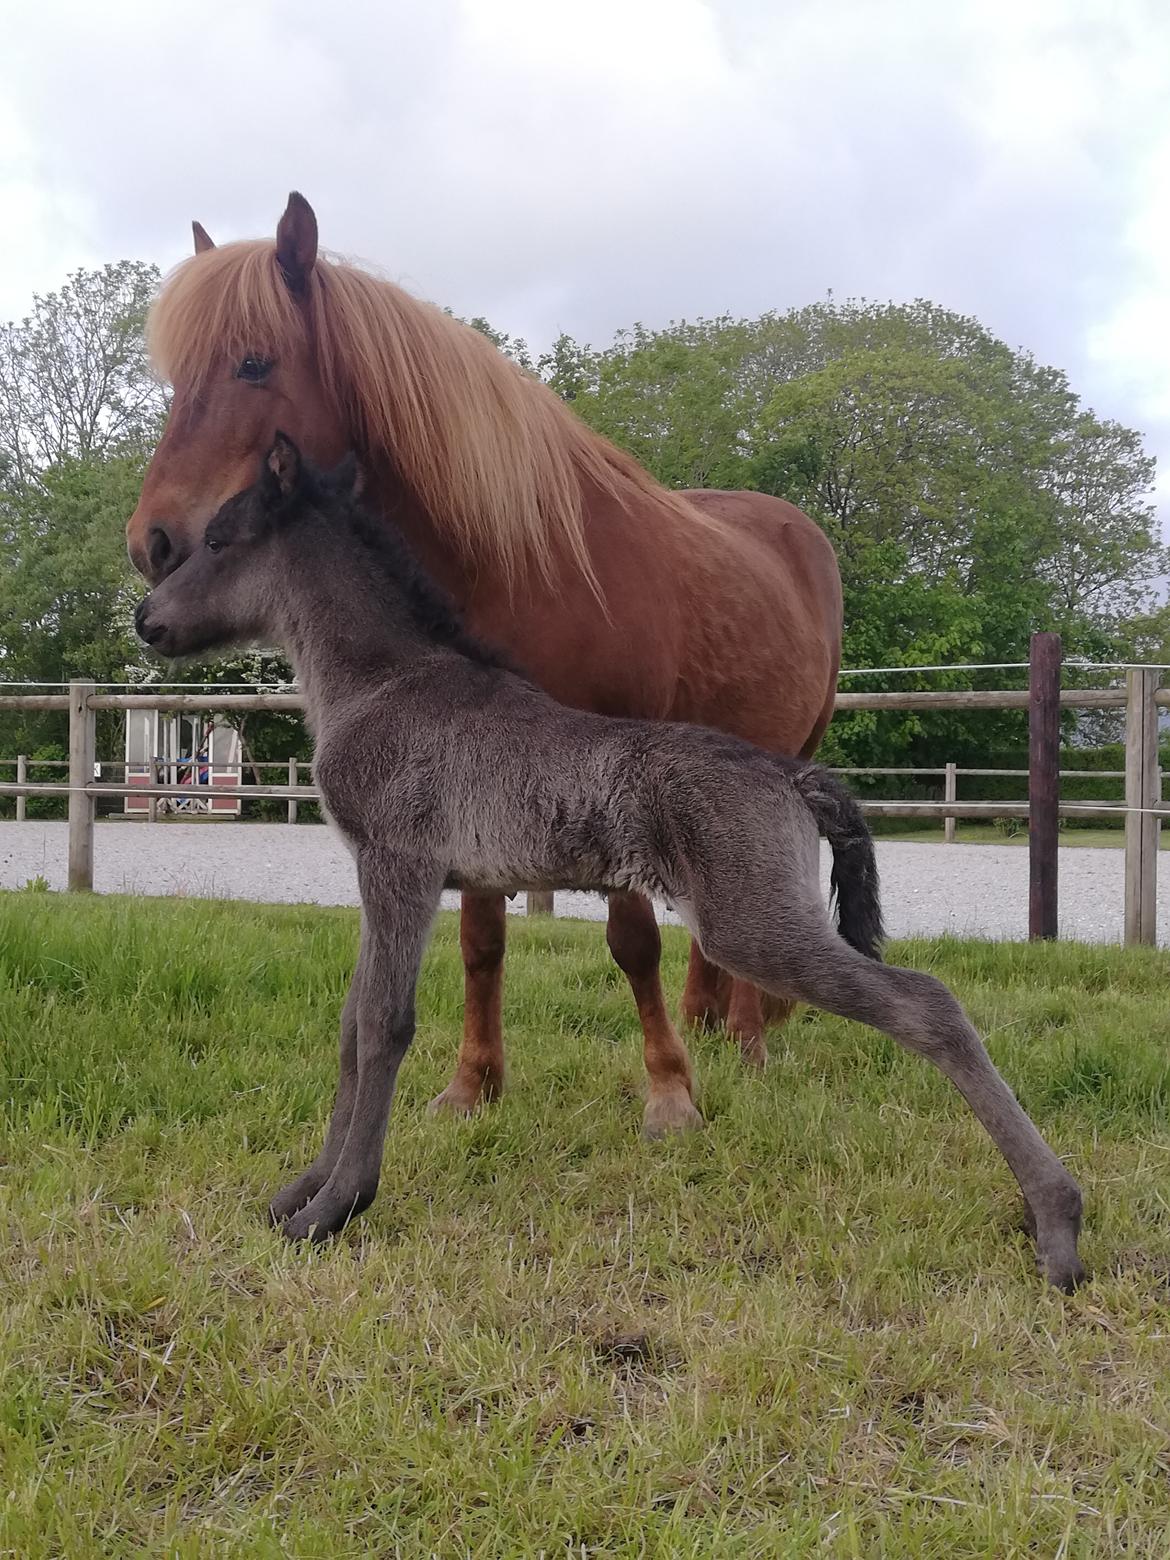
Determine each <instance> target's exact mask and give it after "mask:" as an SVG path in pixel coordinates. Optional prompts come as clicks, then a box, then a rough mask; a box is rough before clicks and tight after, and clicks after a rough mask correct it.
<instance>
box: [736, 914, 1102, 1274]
mask: <svg viewBox="0 0 1170 1560" xmlns="http://www.w3.org/2000/svg"><path fill="white" fill-rule="evenodd" d="M709 951H711V952H715V950H714V949H710V950H709ZM716 956H717V957H718V954H716ZM732 957H734V954H732ZM752 962H753V964H757V965H758V967H757V968H754V969H753V970H752V971H751V972H750V973H751V974H752V975H753V976H754V978H755V979H757V980H759V981H761V982H762V983H764V984H766V985H767V986H769V987H770V988H771V989H772V990H774V991H776V992H778V993H779V994H781V995H784V996H788V997H795V998H797V999H798V1000H800V1001H804V1002H809V1003H811V1004H812V1005H813V1006H814V1007H819V1008H823V1009H824V1010H825V1011H826V1012H829V1013H836V1014H839V1015H840V1016H841V1017H842V1018H852V1019H856V1020H858V1022H860V1023H863V1024H871V1025H872V1026H873V1027H874V1028H875V1029H881V1030H884V1031H885V1033H886V1034H888V1035H891V1036H892V1037H893V1038H894V1039H895V1040H897V1041H898V1042H899V1043H900V1044H901V1045H904V1046H906V1047H907V1048H908V1049H909V1050H912V1051H917V1052H919V1053H920V1054H921V1055H922V1056H925V1057H927V1059H928V1060H930V1061H932V1062H933V1063H934V1064H935V1066H936V1067H938V1068H939V1069H940V1071H942V1072H943V1073H945V1074H946V1076H947V1077H948V1078H949V1079H950V1080H951V1082H952V1083H953V1084H954V1085H955V1087H956V1088H957V1089H958V1090H959V1092H960V1093H961V1094H962V1095H963V1098H964V1099H965V1100H966V1101H967V1103H968V1105H970V1107H971V1109H972V1110H973V1111H974V1112H975V1115H976V1116H977V1117H978V1118H979V1120H980V1121H981V1122H982V1123H983V1125H984V1127H986V1129H987V1131H988V1132H989V1133H990V1135H991V1137H992V1139H993V1141H994V1142H995V1143H996V1145H997V1146H998V1148H999V1150H1000V1152H1001V1153H1002V1154H1003V1156H1004V1158H1005V1159H1006V1160H1007V1162H1008V1165H1009V1166H1010V1168H1011V1170H1012V1173H1013V1175H1014V1176H1015V1178H1016V1180H1017V1181H1018V1182H1019V1184H1020V1189H1021V1191H1022V1192H1023V1194H1024V1200H1025V1202H1026V1203H1027V1205H1028V1209H1029V1212H1030V1214H1031V1217H1032V1222H1033V1223H1034V1226H1035V1239H1036V1251H1037V1258H1038V1261H1039V1265H1040V1268H1041V1271H1042V1272H1044V1273H1045V1274H1046V1275H1047V1277H1048V1278H1049V1279H1050V1280H1051V1281H1052V1283H1053V1284H1055V1285H1056V1286H1057V1287H1058V1288H1060V1289H1064V1290H1071V1289H1073V1288H1075V1286H1076V1285H1077V1284H1078V1283H1079V1282H1080V1280H1081V1279H1082V1278H1083V1277H1084V1268H1083V1267H1082V1266H1081V1261H1080V1258H1079V1257H1078V1256H1077V1236H1078V1234H1079V1231H1080V1223H1081V1192H1080V1188H1079V1187H1078V1186H1077V1183H1076V1182H1075V1181H1074V1180H1073V1178H1072V1176H1071V1175H1069V1173H1068V1171H1067V1170H1066V1169H1065V1168H1064V1166H1063V1165H1062V1164H1061V1162H1060V1160H1059V1159H1058V1158H1057V1157H1056V1155H1055V1154H1054V1153H1053V1152H1052V1150H1051V1149H1050V1148H1049V1147H1048V1145H1047V1143H1045V1141H1044V1139H1043V1138H1042V1137H1041V1136H1040V1134H1039V1132H1038V1131H1037V1130H1036V1127H1035V1126H1034V1125H1033V1123H1032V1121H1031V1120H1030V1119H1029V1117H1028V1116H1027V1114H1026V1113H1025V1112H1024V1110H1023V1109H1022V1108H1021V1106H1020V1104H1019V1102H1018V1101H1017V1100H1016V1097H1015V1095H1014V1094H1013V1093H1012V1091H1011V1090H1010V1089H1009V1088H1008V1086H1007V1084H1006V1083H1005V1082H1004V1080H1003V1079H1002V1078H1001V1077H1000V1075H999V1073H998V1072H997V1071H996V1069H995V1066H994V1064H993V1063H992V1060H991V1058H990V1057H989V1056H988V1054H987V1051H986V1049H985V1048H984V1045H983V1042H982V1041H981V1040H980V1038H979V1036H978V1035H977V1034H976V1032H975V1030H974V1028H973V1026H972V1025H971V1022H970V1020H969V1019H968V1018H967V1015H966V1014H965V1013H964V1012H963V1009H962V1008H961V1007H960V1006H959V1004H958V1002H957V1001H956V1000H955V998H954V997H953V996H952V995H951V993H950V992H949V991H948V990H947V988H946V987H945V986H944V985H943V984H942V982H941V981H938V980H935V978H934V977H933V976H932V975H923V974H921V973H920V972H919V971H917V970H907V969H899V968H898V967H896V966H893V965H885V964H877V963H873V962H871V961H870V960H868V959H865V958H863V957H862V956H861V955H860V954H859V953H856V952H854V950H853V949H852V948H849V947H848V946H847V945H846V944H845V943H843V942H842V941H841V940H840V938H838V937H836V936H835V935H834V934H833V933H832V931H831V929H830V928H829V927H828V926H826V927H825V929H824V935H823V936H818V937H816V938H815V939H810V940H809V941H808V942H806V943H805V944H804V945H803V946H801V947H800V949H799V950H798V951H795V950H791V949H788V950H786V951H785V953H784V955H783V956H781V957H780V958H778V959H771V958H769V957H768V956H761V957H758V958H753V961H752ZM744 973H745V974H747V973H748V972H747V971H744Z"/></svg>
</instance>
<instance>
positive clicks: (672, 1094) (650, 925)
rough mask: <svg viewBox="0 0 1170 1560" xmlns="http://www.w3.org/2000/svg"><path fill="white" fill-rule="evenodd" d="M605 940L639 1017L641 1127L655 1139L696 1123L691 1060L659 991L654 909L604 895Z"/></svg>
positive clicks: (637, 898) (628, 897)
mask: <svg viewBox="0 0 1170 1560" xmlns="http://www.w3.org/2000/svg"><path fill="white" fill-rule="evenodd" d="M605 939H606V942H607V943H608V944H609V951H610V952H611V953H612V954H613V956H614V960H615V962H616V963H617V965H618V967H619V968H620V969H621V970H622V972H623V973H624V974H625V976H626V979H627V980H628V981H629V983H630V988H631V990H632V991H633V993H634V1001H635V1002H636V1003H637V1004H638V1017H639V1018H640V1019H641V1020H642V1039H643V1054H644V1056H645V1059H646V1073H647V1076H648V1078H649V1082H650V1089H649V1093H648V1094H647V1097H646V1111H645V1115H644V1116H643V1125H642V1130H643V1131H644V1132H645V1133H646V1136H647V1137H661V1136H662V1135H663V1133H665V1132H678V1131H682V1130H684V1129H685V1128H688V1127H699V1126H702V1124H703V1118H702V1117H701V1116H700V1115H699V1113H698V1111H697V1110H696V1109H695V1100H694V1077H693V1074H692V1072H691V1059H690V1057H689V1056H688V1055H687V1049H686V1046H685V1045H683V1043H682V1041H681V1040H680V1039H679V1037H678V1034H677V1033H676V1031H675V1028H674V1025H673V1024H672V1023H671V1021H670V1015H669V1014H668V1013H667V1011H666V999H665V997H664V996H663V994H662V979H661V976H660V974H659V960H660V958H661V955H662V938H661V935H660V934H659V931H658V922H657V921H656V920H655V919H654V907H653V905H651V904H650V902H649V900H646V899H643V898H642V896H641V895H640V894H610V896H609V918H608V921H607V923H606V929H605Z"/></svg>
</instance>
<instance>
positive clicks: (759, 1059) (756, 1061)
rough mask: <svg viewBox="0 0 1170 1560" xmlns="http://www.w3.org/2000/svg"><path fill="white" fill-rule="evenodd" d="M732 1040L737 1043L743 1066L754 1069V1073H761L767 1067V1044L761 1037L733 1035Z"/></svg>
mask: <svg viewBox="0 0 1170 1560" xmlns="http://www.w3.org/2000/svg"><path fill="white" fill-rule="evenodd" d="M732 1038H733V1039H735V1040H738V1041H739V1054H740V1056H741V1058H742V1060H743V1065H744V1066H745V1067H751V1068H754V1069H755V1071H756V1072H763V1070H764V1068H765V1067H766V1066H767V1065H768V1042H767V1041H766V1040H765V1039H764V1037H763V1035H734V1036H732Z"/></svg>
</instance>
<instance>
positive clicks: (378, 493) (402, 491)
mask: <svg viewBox="0 0 1170 1560" xmlns="http://www.w3.org/2000/svg"><path fill="white" fill-rule="evenodd" d="M366 502H367V505H368V507H369V508H370V510H372V512H373V513H374V514H375V515H385V516H386V517H387V520H388V522H389V523H390V524H392V525H394V526H395V527H396V529H397V530H398V531H399V532H401V534H402V538H403V540H404V541H405V542H406V545H407V546H408V547H409V548H410V550H411V552H412V553H413V554H414V556H415V558H416V559H417V560H418V562H419V564H420V565H421V567H422V569H423V571H424V572H425V573H426V574H428V575H429V576H430V578H431V579H432V580H434V581H435V583H436V584H437V585H439V586H440V587H441V588H442V589H443V590H444V591H445V592H446V593H447V595H448V596H449V597H450V598H451V600H452V602H453V603H454V605H455V607H456V610H457V611H459V612H464V611H465V610H466V607H467V596H468V588H469V582H468V577H467V566H466V564H465V563H463V561H462V560H461V559H460V558H459V556H458V554H457V553H456V552H455V551H454V550H453V548H452V547H451V545H450V544H449V543H448V542H447V540H446V539H445V538H444V537H443V536H442V535H441V534H440V533H439V532H438V531H437V530H436V529H435V527H434V525H433V524H432V523H431V520H430V517H429V516H428V514H427V512H426V510H425V509H424V508H423V506H422V505H421V504H420V503H419V501H418V499H417V498H416V497H415V496H414V494H413V493H411V492H410V490H409V489H408V488H406V487H404V485H403V484H402V482H401V481H400V479H399V478H398V476H397V474H396V473H395V472H394V471H393V469H392V468H391V467H389V466H387V465H379V466H378V467H376V468H375V469H374V470H373V471H372V472H371V473H370V475H369V488H368V491H367V494H366Z"/></svg>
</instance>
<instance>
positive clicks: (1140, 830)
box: [1125, 666, 1162, 945]
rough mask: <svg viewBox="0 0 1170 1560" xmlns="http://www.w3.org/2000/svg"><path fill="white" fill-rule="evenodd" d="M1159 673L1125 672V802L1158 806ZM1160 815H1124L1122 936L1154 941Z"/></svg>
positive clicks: (1134, 669) (1131, 940) (1129, 805)
mask: <svg viewBox="0 0 1170 1560" xmlns="http://www.w3.org/2000/svg"><path fill="white" fill-rule="evenodd" d="M1158 677H1159V673H1158V672H1157V671H1156V670H1153V669H1152V668H1149V667H1144V666H1143V667H1136V666H1135V667H1131V668H1130V669H1129V671H1128V672H1127V673H1126V674H1125V805H1126V807H1127V808H1135V809H1145V808H1148V807H1159V806H1161V801H1162V779H1161V775H1160V773H1159V770H1158V707H1157V705H1156V704H1155V703H1154V694H1155V693H1156V692H1157V690H1158ZM1159 823H1160V820H1159V819H1157V818H1155V817H1153V816H1151V814H1150V813H1148V812H1146V811H1133V812H1127V813H1126V815H1125V940H1126V943H1127V944H1134V943H1148V944H1151V945H1152V944H1154V943H1156V942H1157V940H1158V833H1159Z"/></svg>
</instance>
